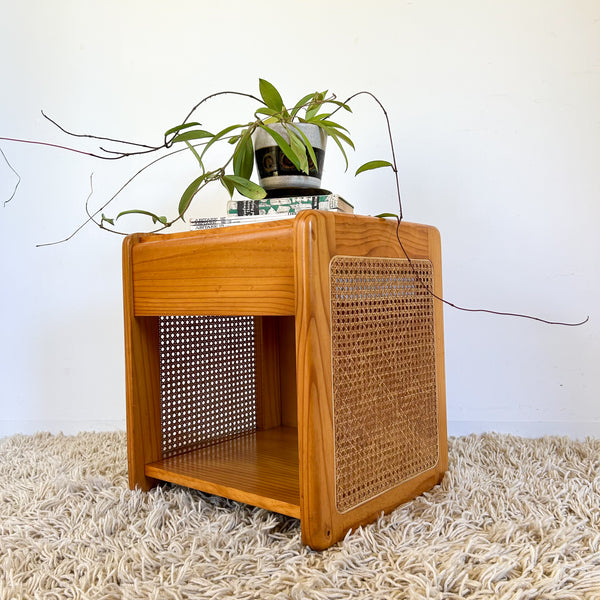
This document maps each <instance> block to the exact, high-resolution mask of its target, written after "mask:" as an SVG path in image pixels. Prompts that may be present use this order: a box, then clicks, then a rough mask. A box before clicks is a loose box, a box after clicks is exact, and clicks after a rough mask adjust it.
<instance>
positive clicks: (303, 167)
mask: <svg viewBox="0 0 600 600" xmlns="http://www.w3.org/2000/svg"><path fill="white" fill-rule="evenodd" d="M288 135H289V136H290V147H291V149H292V152H293V153H294V154H295V155H296V156H297V157H298V162H299V165H300V167H299V168H300V171H302V172H303V173H306V174H307V175H308V157H307V156H306V147H305V146H304V144H303V143H302V140H301V139H300V138H299V137H298V136H297V135H296V134H295V133H294V132H293V131H292V130H291V129H288Z"/></svg>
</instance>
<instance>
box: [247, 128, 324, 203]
mask: <svg viewBox="0 0 600 600" xmlns="http://www.w3.org/2000/svg"><path fill="white" fill-rule="evenodd" d="M295 125H296V126H297V127H299V128H300V129H301V130H302V132H303V133H304V135H305V136H306V137H307V138H308V141H309V142H310V143H311V145H312V147H313V149H314V151H315V157H316V159H317V164H316V165H315V164H314V163H313V161H312V160H311V158H310V156H309V158H308V163H309V172H308V175H307V174H306V173H304V172H302V171H299V170H298V169H297V168H296V167H295V166H294V164H293V163H292V162H291V161H290V159H289V158H288V157H287V156H286V155H285V154H284V153H283V151H282V150H281V148H279V146H278V145H277V144H276V143H275V140H274V139H273V138H272V137H271V136H270V135H269V134H268V133H267V132H266V131H263V130H262V129H257V131H256V133H255V135H254V155H255V158H256V167H257V170H258V182H259V184H260V185H261V186H262V187H263V188H264V189H265V190H267V192H269V191H271V190H273V191H283V190H286V189H300V190H318V189H319V188H320V187H321V175H322V173H323V162H324V159H325V145H326V143H327V135H326V134H325V132H324V131H323V130H322V129H321V128H320V127H317V125H313V124H311V123H296V124H295ZM269 127H270V128H271V129H273V130H274V131H276V132H277V133H279V134H280V135H281V136H282V137H283V138H284V139H285V140H286V141H287V142H288V143H289V136H288V134H287V131H286V129H285V128H284V126H283V125H281V124H280V123H273V124H272V125H269Z"/></svg>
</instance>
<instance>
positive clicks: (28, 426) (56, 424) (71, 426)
mask: <svg viewBox="0 0 600 600" xmlns="http://www.w3.org/2000/svg"><path fill="white" fill-rule="evenodd" d="M119 430H120V431H124V430H125V419H120V420H106V421H60V420H56V421H54V420H39V421H38V420H10V419H8V420H3V419H0V437H6V436H9V435H15V434H17V433H21V434H24V435H33V434H34V433H38V432H41V431H43V432H48V433H53V434H58V433H64V434H65V435H75V434H76V433H79V432H81V431H119Z"/></svg>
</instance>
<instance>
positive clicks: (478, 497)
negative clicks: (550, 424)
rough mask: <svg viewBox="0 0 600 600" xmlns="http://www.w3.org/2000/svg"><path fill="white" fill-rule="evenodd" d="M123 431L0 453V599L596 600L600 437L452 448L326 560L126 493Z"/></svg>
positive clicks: (284, 531) (214, 513)
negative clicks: (435, 469) (427, 476)
mask: <svg viewBox="0 0 600 600" xmlns="http://www.w3.org/2000/svg"><path fill="white" fill-rule="evenodd" d="M125 445H126V442H125V434H124V433H82V434H79V435H76V436H62V435H59V436H53V435H49V434H38V435H35V436H13V437H9V438H5V439H3V440H0V598H1V599H2V600H9V599H10V600H13V599H14V600H21V599H29V598H35V599H52V600H62V599H63V598H77V599H79V598H81V599H112V598H115V599H117V598H119V599H120V598H123V599H136V600H137V599H146V598H150V599H161V600H162V599H174V600H178V599H197V598H215V599H216V598H219V599H229V598H232V599H236V600H244V599H252V598H260V599H261V600H275V599H277V600H284V599H305V598H306V599H313V598H314V599H317V598H318V599H323V600H335V599H345V598H351V599H357V598H361V599H363V598H364V599H369V600H390V599H398V600H405V599H417V598H435V599H440V600H442V599H443V600H450V599H463V598H471V599H483V598H493V599H506V600H513V599H514V600H517V599H519V600H521V599H529V598H536V599H538V598H539V599H544V600H545V599H551V600H567V599H568V600H579V599H589V600H592V599H600V440H586V441H584V442H576V441H572V440H569V439H566V438H558V437H546V438H541V439H535V440H532V439H524V438H518V437H513V436H506V435H497V434H488V435H481V436H478V435H472V436H468V437H461V438H456V439H451V440H450V470H449V472H448V474H447V476H446V478H445V479H444V481H443V483H442V484H441V485H440V486H437V487H436V488H434V489H433V490H432V491H431V492H429V493H427V494H425V495H424V496H421V497H419V498H417V499H416V500H414V501H412V502H410V503H408V504H405V505H403V506H401V507H399V508H398V509H397V510H396V511H394V512H393V513H392V514H390V515H387V516H382V517H381V518H380V519H379V520H378V522H377V523H374V524H373V525H370V526H368V527H365V528H362V529H359V530H358V531H355V532H353V533H351V534H350V535H348V536H347V537H346V539H345V540H344V541H343V542H341V543H339V544H337V545H336V546H334V547H332V548H330V549H329V550H326V551H325V552H321V553H318V552H314V551H312V550H310V549H308V548H306V547H304V546H303V545H302V543H301V541H300V525H299V522H298V521H296V520H294V519H291V518H288V517H283V516H281V515H277V514H274V513H269V512H267V511H265V510H261V509H257V508H253V507H249V506H246V505H242V504H237V503H235V502H231V501H227V500H223V499H221V498H218V497H214V496H210V495H207V494H202V493H200V492H196V491H193V490H188V489H185V488H180V487H176V486H170V485H165V486H164V487H160V488H156V489H154V490H152V491H151V492H149V493H143V492H139V491H130V490H129V489H128V487H127V473H126V464H127V462H126V448H125Z"/></svg>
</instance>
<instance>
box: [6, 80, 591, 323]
mask: <svg viewBox="0 0 600 600" xmlns="http://www.w3.org/2000/svg"><path fill="white" fill-rule="evenodd" d="M259 91H260V98H259V97H257V96H255V95H253V94H248V93H244V92H238V91H221V92H217V93H214V94H210V95H209V96H206V97H204V98H202V100H200V101H199V102H198V103H196V104H195V105H194V106H193V107H192V108H191V110H190V111H189V112H188V114H187V115H186V117H185V118H184V119H183V121H182V122H181V123H180V124H178V125H176V126H174V127H172V128H170V129H168V130H167V131H166V132H165V133H164V135H163V141H162V143H161V144H158V145H151V144H143V143H138V142H131V141H128V140H121V139H116V138H110V137H104V136H97V135H93V134H86V133H75V132H72V131H69V130H67V129H66V128H65V127H63V126H62V125H60V124H59V123H57V122H56V121H55V120H53V119H52V118H50V117H49V116H48V115H46V114H45V113H44V112H43V111H42V115H43V117H44V118H45V119H47V120H48V121H49V122H50V123H52V124H53V125H54V126H55V127H57V128H58V129H59V130H60V131H62V132H63V133H64V134H66V135H68V136H70V137H73V138H87V139H91V140H95V141H98V142H100V143H102V144H103V145H99V146H98V150H97V151H95V152H88V151H85V150H81V149H79V148H74V147H71V146H64V145H59V144H51V143H47V142H42V141H37V140H24V139H18V138H11V137H0V140H3V141H7V142H17V143H26V144H36V145H43V146H48V147H52V148H57V149H61V150H66V151H69V152H75V153H78V154H85V155H87V156H90V157H93V158H97V159H102V160H120V159H124V158H130V157H133V156H140V155H149V154H152V153H156V152H159V151H162V150H166V151H167V152H166V153H165V154H162V155H161V156H159V157H157V158H155V159H154V160H152V161H150V162H149V163H147V164H146V165H145V166H144V167H142V168H141V169H139V170H138V171H137V172H135V173H134V174H133V175H132V176H131V177H130V178H129V179H127V181H125V182H124V183H123V184H122V185H121V187H120V188H119V189H118V190H117V191H116V192H115V193H114V194H113V195H112V196H111V197H110V198H108V200H107V201H106V202H104V204H103V205H102V206H101V207H100V208H98V209H97V210H96V211H94V212H91V211H90V210H89V200H90V198H91V196H92V194H93V175H92V176H90V193H89V195H88V197H87V199H86V202H85V210H86V214H87V219H86V220H85V221H84V222H83V223H82V224H81V225H80V226H78V227H77V228H76V229H75V231H73V232H72V233H71V234H70V235H69V236H67V237H66V238H64V239H62V240H58V241H56V242H51V243H49V244H39V246H47V245H53V244H59V243H63V242H66V241H68V240H70V239H72V238H73V237H74V236H75V235H76V234H77V233H79V232H80V231H81V230H82V229H83V228H84V227H85V226H86V225H88V224H89V223H90V222H93V223H95V224H96V225H97V226H98V227H100V228H101V229H104V230H106V231H109V232H111V233H116V234H120V235H127V232H123V231H120V230H118V229H116V228H115V223H116V221H118V220H119V219H121V218H122V217H125V216H126V215H131V214H137V215H142V216H145V217H148V218H149V219H150V220H151V222H152V225H153V226H155V227H153V228H152V229H151V231H150V233H157V232H160V231H163V230H165V229H167V228H169V227H171V226H172V225H173V224H175V223H176V222H178V221H181V220H184V219H185V215H186V213H187V211H188V210H189V208H190V205H191V203H192V200H193V199H194V198H195V196H196V195H197V194H198V193H199V192H200V191H201V190H202V189H204V188H205V187H207V186H208V185H210V184H212V183H216V182H219V183H220V184H221V185H223V186H224V187H225V188H226V190H227V191H228V193H229V194H230V196H233V193H234V191H236V190H237V192H239V193H240V194H242V195H243V196H245V197H247V198H250V199H260V198H264V197H265V195H266V192H265V190H264V189H263V188H262V187H260V186H259V185H257V184H256V183H254V182H252V181H251V180H250V177H251V176H252V172H253V168H254V149H253V142H252V137H253V134H254V132H255V131H256V130H257V129H262V130H264V131H266V132H267V133H268V134H269V135H270V136H271V137H272V138H273V140H274V142H275V143H276V144H277V145H278V146H279V147H280V148H281V150H282V151H283V152H284V154H285V155H286V156H287V157H288V159H289V160H290V161H291V162H292V163H293V164H294V165H295V166H296V168H297V169H298V170H300V171H303V172H305V173H308V168H309V163H310V161H312V162H313V163H314V164H316V163H317V160H316V157H315V153H314V149H313V147H312V145H311V143H310V142H309V140H308V139H307V138H306V136H305V135H304V133H303V132H302V131H301V130H300V128H299V127H298V126H297V123H312V124H314V125H317V126H318V127H319V128H320V129H322V130H323V131H324V132H325V133H326V134H327V136H328V137H330V138H331V139H333V141H334V142H335V144H336V145H337V147H338V149H339V150H340V152H341V154H342V156H343V158H344V161H345V165H346V170H347V169H348V157H347V154H346V148H345V147H347V148H352V149H354V143H353V141H352V139H351V138H350V136H349V132H348V130H347V129H346V128H345V127H344V126H343V125H341V124H339V123H338V122H337V121H333V120H332V117H333V116H334V115H335V114H336V113H337V112H339V111H340V110H344V111H347V112H352V109H351V107H350V103H351V102H352V101H353V100H354V99H355V98H357V97H358V96H361V95H366V96H368V97H369V98H371V99H372V100H373V101H374V102H375V103H376V104H377V105H378V107H379V108H380V109H381V111H382V112H383V115H384V118H385V121H386V127H387V135H388V139H389V144H390V155H391V161H387V160H372V161H369V162H367V163H365V164H363V165H361V166H360V167H359V168H358V169H357V170H356V173H355V175H359V174H360V173H363V172H365V171H369V170H373V169H380V168H390V169H391V170H392V171H393V173H394V178H395V184H396V197H397V202H398V213H381V214H379V215H376V216H377V217H380V218H393V219H396V221H397V227H396V237H397V240H398V243H399V245H400V247H401V249H402V252H403V254H404V256H405V257H406V259H407V260H408V262H409V264H410V265H411V268H412V270H413V273H414V276H415V278H416V280H417V281H418V282H419V284H420V285H421V286H422V287H424V288H425V289H426V290H427V292H428V293H429V294H430V295H431V296H432V297H434V298H435V299H436V300H438V301H440V302H442V303H444V304H446V305H447V306H450V307H451V308H454V309H456V310H460V311H465V312H481V313H489V314H493V315H500V316H510V317H519V318H524V319H531V320H535V321H539V322H542V323H546V324H550V325H564V326H569V327H576V326H579V325H583V324H584V323H587V322H588V321H589V317H586V318H585V319H584V320H582V321H579V322H563V321H550V320H546V319H542V318H540V317H537V316H532V315H527V314H521V313H513V312H504V311H497V310H491V309H486V308H467V307H463V306H459V305H457V304H455V303H453V302H450V301H448V300H446V299H444V298H442V297H441V296H438V295H436V294H435V293H434V292H433V290H431V289H430V288H429V286H427V285H426V284H425V283H424V282H423V281H422V279H421V278H420V277H419V275H418V273H417V270H416V269H415V267H414V266H413V264H412V261H411V259H410V257H409V255H408V253H407V252H406V250H405V248H404V245H403V244H402V240H401V238H400V224H401V222H402V219H403V210H402V198H401V194H400V180H399V171H398V165H397V161H396V153H395V149H394V141H393V135H392V129H391V125H390V119H389V115H388V113H387V110H386V109H385V107H384V105H383V104H382V103H381V101H380V100H379V99H378V98H377V97H376V96H375V95H374V94H373V93H371V92H369V91H360V92H357V93H355V94H352V95H351V96H349V97H348V98H347V99H346V100H345V101H339V100H338V99H337V97H336V96H335V94H330V93H328V92H327V91H325V92H313V93H310V94H307V95H305V96H303V97H302V98H301V99H300V100H299V101H298V102H296V104H294V106H293V107H292V108H291V109H290V108H287V107H286V106H285V104H284V102H283V100H282V97H281V94H280V93H279V91H278V90H277V89H276V88H275V86H273V85H272V84H271V83H269V82H268V81H266V80H264V79H260V80H259ZM225 95H234V96H241V97H246V98H249V99H251V100H253V101H255V102H257V103H258V104H259V107H258V108H257V109H256V110H255V111H254V113H253V119H252V120H250V121H245V122H243V123H235V124H233V125H229V126H227V127H225V128H223V129H221V130H220V131H218V132H217V133H216V134H213V133H210V132H209V131H207V130H205V129H202V125H201V124H200V123H199V122H197V121H190V119H191V118H192V116H193V115H194V113H196V111H198V110H199V108H200V107H201V106H202V104H204V103H205V102H207V101H209V100H211V99H214V98H217V97H219V96H225ZM328 109H330V110H328ZM273 123H281V124H282V125H283V126H284V128H285V130H286V133H287V135H288V139H287V140H286V139H284V138H283V137H282V136H281V135H279V134H278V133H277V132H275V131H274V130H273V129H271V128H270V127H269V125H270V124H273ZM219 142H226V143H228V144H230V145H232V146H233V151H232V152H231V155H230V156H229V157H228V158H227V160H226V161H225V163H224V164H222V165H221V166H219V167H217V168H213V169H208V168H207V165H206V158H205V157H206V155H207V152H208V150H209V149H210V148H211V147H212V146H213V145H214V144H216V143H219ZM106 143H110V144H118V145H120V146H125V147H126V148H128V151H123V150H116V149H111V148H109V147H105V145H104V144H106ZM176 145H179V146H181V147H177V148H176V149H174V147H175V146H176ZM181 152H191V153H192V154H193V155H194V157H195V158H196V160H197V162H198V167H199V170H200V175H198V176H197V177H196V178H195V179H194V180H193V181H192V182H190V183H189V184H188V185H187V187H186V188H185V190H184V192H183V194H182V195H181V197H180V200H179V204H178V207H177V213H176V216H174V217H171V218H170V219H169V218H168V217H167V216H165V215H157V214H156V213H154V212H152V211H149V210H146V209H143V208H132V209H127V210H123V211H121V212H119V213H118V214H117V215H116V216H115V217H109V216H106V215H105V214H104V211H105V210H106V209H107V207H108V206H109V205H110V204H111V203H112V202H113V201H114V200H115V199H116V198H117V197H118V196H119V195H120V194H121V193H122V192H123V191H124V190H125V188H127V187H128V186H129V185H130V184H131V183H132V182H133V181H134V180H135V179H136V178H137V177H139V176H140V175H142V173H144V172H145V171H146V170H147V169H150V168H151V167H153V166H154V165H156V164H157V163H158V162H159V161H162V160H164V159H166V158H169V157H172V156H174V155H177V154H179V153H181ZM0 153H1V154H2V157H3V159H4V161H5V162H6V164H7V165H8V167H9V168H10V169H11V170H12V172H13V173H14V174H15V175H16V176H17V178H18V181H17V183H16V185H15V187H14V190H13V192H12V194H11V196H10V197H9V198H8V199H7V200H5V201H4V205H6V204H7V203H8V202H10V201H11V200H12V199H13V198H14V197H15V195H16V193H17V189H18V187H19V184H20V182H21V178H20V176H19V174H18V173H17V171H16V170H15V169H14V168H13V167H12V165H11V164H10V162H9V161H8V158H7V157H6V155H5V153H4V152H3V151H2V149H0ZM229 170H232V172H231V173H230V172H228V171H229Z"/></svg>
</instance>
